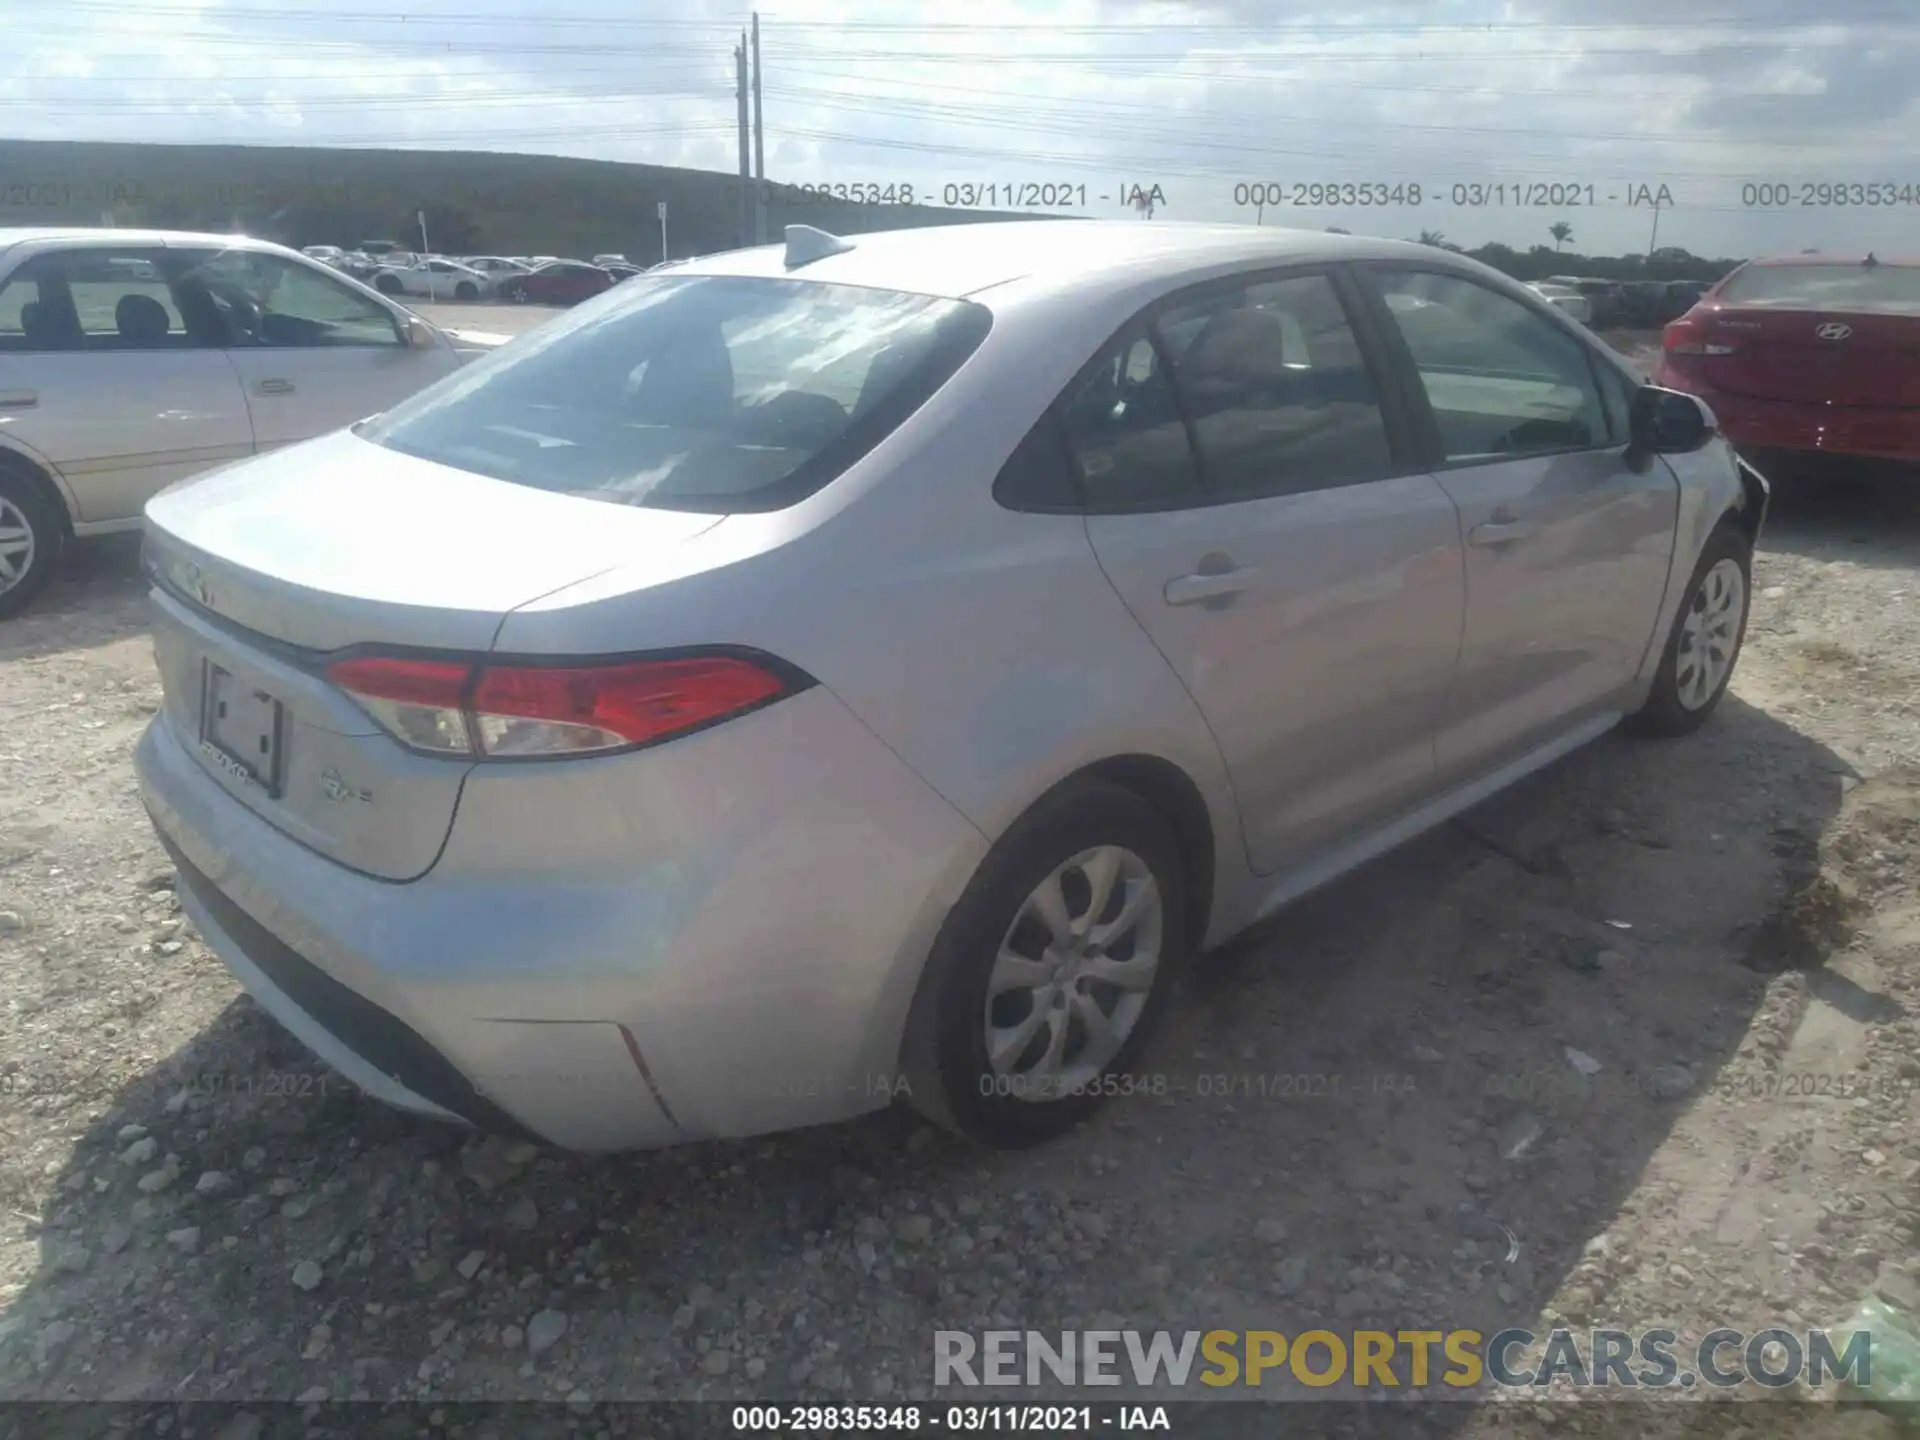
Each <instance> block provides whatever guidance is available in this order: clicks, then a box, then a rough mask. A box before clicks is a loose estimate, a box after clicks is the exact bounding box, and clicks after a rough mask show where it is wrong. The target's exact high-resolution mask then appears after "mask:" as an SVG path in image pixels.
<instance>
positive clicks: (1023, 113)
mask: <svg viewBox="0 0 1920 1440" xmlns="http://www.w3.org/2000/svg"><path fill="white" fill-rule="evenodd" d="M770 90H771V92H772V93H775V94H780V95H785V96H788V97H790V98H794V99H800V100H807V101H811V102H813V103H815V104H820V105H826V106H831V107H833V108H838V109H843V110H848V111H854V112H863V113H871V114H888V115H898V116H903V117H906V118H918V117H925V118H931V119H936V120H949V121H954V122H957V123H962V124H966V125H991V126H994V127H995V128H1000V129H1030V128H1044V126H1043V125H1042V124H1041V123H1040V122H1043V121H1045V120H1047V119H1049V118H1052V119H1058V120H1061V121H1069V120H1073V119H1082V118H1084V117H1082V116H1081V114H1080V112H1081V110H1082V109H1083V106H1082V105H1081V104H1080V103H1079V102H1075V103H1073V104H1070V105H1062V106H1053V107H1042V106H1039V105H1029V106H1027V107H1026V108H1025V109H1023V110H1019V111H1011V112H1010V111H1008V110H1007V109H1006V108H1005V107H1003V106H997V105H992V104H991V102H988V104H989V105H990V106H991V109H990V110H989V111H988V113H986V114H982V113H981V111H980V109H977V108H973V107H965V106H958V105H950V104H943V103H941V102H939V101H915V100H909V99H904V98H900V97H880V98H872V97H867V96H862V95H850V94H848V93H846V92H845V91H836V90H816V89H812V88H809V87H807V86H804V85H793V86H775V87H770ZM1089 103H1096V102H1089ZM1136 113H1141V114H1152V113H1157V114H1164V113H1165V112H1164V111H1159V112H1154V111H1150V110H1145V109H1142V110H1140V111H1138V112H1136ZM1259 120H1260V122H1261V123H1262V124H1272V125H1286V126H1296V127H1298V126H1326V125H1335V126H1339V127H1341V128H1343V129H1346V128H1355V127H1364V128H1367V129H1378V130H1406V131H1414V132H1418V133H1421V134H1431V135H1486V136H1493V137H1496V138H1499V139H1520V138H1524V137H1528V136H1537V135H1538V134H1539V133H1540V127H1539V125H1538V124H1537V123H1535V124H1531V125H1430V124H1421V123H1418V122H1414V121H1402V120H1375V119H1372V118H1367V119H1364V120H1354V119H1345V118H1339V119H1336V118H1334V117H1331V116H1326V115H1285V114H1273V113H1268V112H1262V113H1261V114H1260V116H1259ZM1088 128H1090V127H1088V126H1086V125H1084V124H1083V125H1080V126H1076V127H1074V129H1075V133H1084V132H1085V131H1086V130H1087V129H1088ZM1187 133H1190V132H1171V131H1166V130H1161V131H1158V132H1156V134H1157V135H1159V136H1161V137H1164V138H1167V139H1169V140H1172V141H1174V142H1175V143H1180V142H1181V141H1182V140H1183V139H1184V138H1185V135H1186V134H1187ZM1552 133H1553V135H1554V136H1555V138H1557V139H1564V140H1574V141H1590V140H1591V141H1602V140H1627V141H1634V142H1637V143H1642V144H1659V145H1699V144H1700V143H1702V141H1703V140H1705V139H1709V138H1710V137H1704V136H1702V135H1700V134H1698V133H1695V134H1690V135H1677V134H1671V133H1659V132H1653V131H1618V130H1615V131H1582V130H1559V129H1556V130H1554V131H1553V132H1552ZM1139 134H1140V132H1138V131H1130V132H1129V138H1135V137H1137V136H1138V135H1139ZM1221 144H1222V145H1223V146H1224V147H1225V148H1230V149H1237V150H1250V151H1254V152H1259V153H1265V152H1267V151H1268V150H1269V149H1270V148H1271V147H1265V146H1247V145H1245V144H1236V143H1231V142H1221ZM1769 148H1770V149H1779V148H1792V149H1827V148H1830V147H1827V146H1823V145H1821V144H1820V142H1818V141H1798V142H1770V143H1769Z"/></svg>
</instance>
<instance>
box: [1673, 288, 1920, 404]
mask: <svg viewBox="0 0 1920 1440" xmlns="http://www.w3.org/2000/svg"><path fill="white" fill-rule="evenodd" d="M1691 318H1693V319H1694V320H1695V322H1696V323H1697V326H1698V330H1699V338H1700V339H1701V340H1702V341H1703V342H1704V343H1705V344H1706V345H1707V346H1708V347H1715V348H1717V347H1724V348H1725V350H1726V352H1727V353H1724V354H1715V353H1713V348H1709V349H1708V351H1707V353H1706V354H1704V355H1700V356H1697V357H1695V358H1694V360H1693V364H1694V365H1695V366H1696V367H1698V369H1699V372H1700V374H1701V377H1702V378H1703V379H1705V380H1706V381H1707V382H1708V383H1710V384H1711V385H1713V386H1714V387H1715V388H1716V389H1719V390H1723V391H1725V392H1727V393H1728V394H1732V395H1744V396H1748V397H1750V398H1753V399H1760V400H1788V401H1798V402H1801V403H1808V402H1812V403H1825V404H1830V405H1844V406H1861V407H1870V408H1908V407H1920V315H1889V314H1884V313H1876V312H1872V311H1857V312H1850V311H1836V310H1811V309H1809V310H1788V309H1781V308H1776V307H1772V306H1768V307H1765V308H1760V307H1755V308H1750V309H1749V308H1740V307H1732V306H1730V307H1725V308H1719V307H1709V308H1707V309H1706V310H1705V312H1704V313H1703V312H1701V311H1696V312H1695V313H1694V316H1693V317H1691Z"/></svg>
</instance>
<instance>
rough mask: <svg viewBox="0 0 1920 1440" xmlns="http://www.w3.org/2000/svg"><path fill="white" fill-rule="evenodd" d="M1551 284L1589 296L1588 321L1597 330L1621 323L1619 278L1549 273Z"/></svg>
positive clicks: (1548, 278)
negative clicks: (1607, 278)
mask: <svg viewBox="0 0 1920 1440" xmlns="http://www.w3.org/2000/svg"><path fill="white" fill-rule="evenodd" d="M1547 281H1548V283H1549V284H1553V285H1564V286H1566V287H1567V288H1568V289H1569V290H1573V291H1576V292H1578V293H1579V294H1581V295H1584V296H1586V297H1587V304H1588V305H1589V306H1591V307H1592V311H1593V313H1592V316H1591V317H1590V318H1589V320H1588V321H1587V323H1588V324H1590V325H1591V326H1593V328H1594V329H1596V330H1610V329H1612V328H1613V327H1614V326H1616V325H1618V324H1620V323H1621V308H1622V307H1621V298H1622V297H1621V290H1620V282H1619V281H1618V280H1599V279H1595V278H1593V277H1591V276H1581V275H1549V276H1548V277H1547Z"/></svg>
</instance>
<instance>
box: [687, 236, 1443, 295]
mask: <svg viewBox="0 0 1920 1440" xmlns="http://www.w3.org/2000/svg"><path fill="white" fill-rule="evenodd" d="M844 240H845V242H846V244H847V245H848V247H849V248H847V249H845V250H843V251H841V252H839V253H837V254H830V255H826V256H823V257H822V258H820V259H817V260H813V261H810V262H808V263H806V264H804V265H801V266H798V267H796V268H795V269H792V270H789V269H788V268H787V266H786V258H785V257H786V251H785V248H784V247H783V246H777V245H762V246H755V247H753V248H751V249H746V250H728V251H724V252H722V253H720V254H717V255H707V256H703V257H701V258H699V259H694V260H687V261H684V262H676V263H675V265H674V269H675V271H676V272H678V273H679V274H682V275H771V276H789V275H790V276H793V277H795V278H804V279H808V280H820V281H824V282H828V283H832V284H841V285H862V286H870V287H872V288H875V289H882V290H903V291H908V292H911V293H916V294H922V295H940V296H945V297H947V298H950V299H961V298H964V297H966V296H969V295H975V294H978V293H979V292H981V291H983V290H987V289H991V288H992V287H994V286H996V285H1004V284H1006V283H1008V282H1009V281H1013V280H1021V281H1025V282H1026V286H1027V289H1028V290H1029V292H1030V293H1031V292H1034V291H1040V292H1048V293H1056V292H1062V291H1074V290H1079V291H1087V292H1093V293H1098V292H1099V291H1101V290H1102V289H1103V288H1106V287H1110V286H1113V285H1115V284H1117V283H1119V282H1121V281H1122V280H1124V279H1128V278H1138V277H1139V275H1140V274H1141V273H1142V272H1147V273H1158V274H1166V275H1178V274H1180V273H1181V272H1183V271H1187V270H1191V271H1195V272H1201V271H1206V270H1210V269H1216V268H1219V267H1221V266H1230V265H1234V264H1237V263H1244V264H1246V265H1249V266H1253V265H1260V264H1272V265H1276V266H1278V265H1288V264H1298V263H1310V262H1314V261H1332V260H1362V259H1397V260H1410V259H1414V258H1422V259H1426V260H1432V259H1434V258H1436V257H1437V256H1438V255H1440V254H1445V253H1446V252H1437V251H1435V250H1434V249H1433V248H1432V247H1431V246H1426V245H1418V244H1415V243H1413V242H1411V241H1404V240H1374V239H1369V238H1367V237H1364V236H1358V235H1332V234H1328V233H1326V232H1325V231H1320V230H1285V229H1280V228H1277V227H1266V226H1254V225H1199V224H1183V223H1173V222H1156V221H1128V220H1027V221H1023V220H1008V221H985V222H982V223H980V224H977V225H933V226H926V227H923V228H920V229H914V230H882V231H876V232H870V233H868V234H863V235H849V236H846V237H844ZM1449 258H1450V259H1453V260H1455V261H1458V260H1459V258H1460V257H1458V256H1449Z"/></svg>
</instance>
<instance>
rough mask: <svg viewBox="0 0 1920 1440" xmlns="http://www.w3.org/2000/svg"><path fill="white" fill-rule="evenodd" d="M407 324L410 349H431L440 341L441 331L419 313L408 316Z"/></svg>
mask: <svg viewBox="0 0 1920 1440" xmlns="http://www.w3.org/2000/svg"><path fill="white" fill-rule="evenodd" d="M405 324H406V337H407V348H408V349H409V350H431V349H433V348H434V347H435V346H436V345H438V344H439V343H440V332H439V331H437V330H435V329H434V328H433V327H432V326H431V325H429V324H428V323H427V322H426V321H424V320H422V319H421V318H420V317H419V316H418V315H409V316H407V318H406V322H405Z"/></svg>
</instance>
